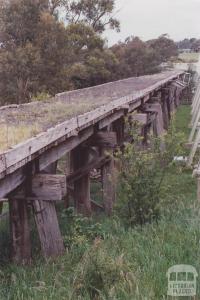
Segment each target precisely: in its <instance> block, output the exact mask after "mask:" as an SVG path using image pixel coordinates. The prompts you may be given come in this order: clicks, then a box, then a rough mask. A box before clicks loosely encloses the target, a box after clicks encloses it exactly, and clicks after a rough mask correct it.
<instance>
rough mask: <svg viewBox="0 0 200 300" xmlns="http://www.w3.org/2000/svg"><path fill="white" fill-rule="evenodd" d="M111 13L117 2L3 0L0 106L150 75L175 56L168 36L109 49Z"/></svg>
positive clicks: (130, 41) (113, 21)
mask: <svg viewBox="0 0 200 300" xmlns="http://www.w3.org/2000/svg"><path fill="white" fill-rule="evenodd" d="M114 15H115V0H1V1H0V105H3V104H6V103H23V102H28V101H30V100H31V98H32V97H35V96H37V94H39V93H48V94H50V95H54V94H55V93H57V92H61V91H64V90H69V89H73V88H82V87H87V86H92V85H97V84H101V83H105V82H108V81H113V80H117V79H121V78H125V77H130V76H140V75H143V74H151V73H154V72H157V71H158V70H159V67H158V66H159V64H160V63H161V62H162V61H166V60H167V59H169V57H170V56H173V55H175V54H176V45H175V43H174V42H173V41H172V40H170V39H169V38H168V37H166V36H161V37H159V38H158V39H155V40H151V41H148V42H143V41H142V40H141V39H139V38H138V37H130V38H127V39H126V40H125V42H120V43H118V44H116V45H114V46H113V47H111V48H109V47H108V46H107V43H106V41H105V39H103V38H102V35H101V34H102V32H103V31H104V30H105V29H106V28H108V27H110V28H112V29H114V30H119V28H120V24H119V22H118V20H117V19H116V18H115V17H114Z"/></svg>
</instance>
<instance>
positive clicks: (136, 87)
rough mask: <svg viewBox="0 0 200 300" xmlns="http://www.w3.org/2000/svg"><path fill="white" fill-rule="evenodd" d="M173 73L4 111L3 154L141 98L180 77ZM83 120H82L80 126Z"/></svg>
mask: <svg viewBox="0 0 200 300" xmlns="http://www.w3.org/2000/svg"><path fill="white" fill-rule="evenodd" d="M178 73H179V72H177V71H169V72H165V73H159V74H155V75H147V76H142V77H137V78H128V79H124V80H119V81H115V82H110V83H106V84H103V85H99V86H96V87H89V88H86V89H81V90H75V91H70V92H65V93H60V94H57V95H56V96H55V97H54V98H51V99H49V100H46V101H40V102H35V103H34V102H33V103H29V104H21V105H10V106H7V107H2V108H0V151H2V152H3V151H5V150H6V149H9V148H10V147H13V146H15V145H16V144H18V143H20V142H23V141H25V140H27V139H28V138H31V137H33V136H36V135H37V134H39V133H41V132H44V131H46V130H47V129H49V128H51V127H54V126H56V125H58V124H60V123H62V122H64V121H66V120H70V119H71V118H72V117H75V116H76V117H77V116H79V115H81V114H84V113H87V112H89V111H93V110H95V109H96V108H99V107H101V106H103V105H108V104H109V103H111V102H112V101H115V100H117V99H120V98H122V97H123V98H124V97H128V96H136V97H138V96H139V92H141V94H142V93H145V89H148V88H150V87H152V86H154V85H155V84H157V83H159V82H161V81H163V80H169V78H170V77H173V76H177V74H178ZM80 122H81V120H79V126H80Z"/></svg>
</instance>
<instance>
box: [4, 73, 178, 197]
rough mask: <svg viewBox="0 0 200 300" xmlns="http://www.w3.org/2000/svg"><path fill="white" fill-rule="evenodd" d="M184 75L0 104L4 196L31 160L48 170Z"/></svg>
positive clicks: (21, 179) (19, 180) (162, 75)
mask: <svg viewBox="0 0 200 300" xmlns="http://www.w3.org/2000/svg"><path fill="white" fill-rule="evenodd" d="M181 74H183V72H180V71H168V72H165V73H160V74H156V75H152V76H143V77H140V78H129V79H125V80H121V81H117V82H111V83H108V84H104V85H101V86H96V87H92V88H87V89H83V90H77V91H71V92H66V93H62V94H58V95H56V96H55V98H54V99H51V100H49V101H46V102H37V103H31V104H24V105H19V106H16V105H15V106H10V107H2V108H0V145H1V149H2V151H1V152H0V198H3V197H4V196H5V195H7V194H8V193H9V192H11V191H13V190H14V189H15V188H16V187H18V186H19V185H20V184H22V183H23V182H24V180H25V178H26V175H25V174H26V173H27V167H28V166H27V164H28V162H31V161H34V162H35V164H34V166H35V168H36V169H35V170H34V172H37V166H39V170H40V171H41V170H44V169H45V168H46V167H47V166H49V165H50V164H51V163H53V162H55V161H56V160H59V159H60V158H61V157H62V156H64V155H65V154H66V153H67V152H69V151H71V150H72V149H74V148H76V147H77V146H78V145H79V144H80V143H83V142H84V141H85V140H87V139H88V138H89V137H91V136H92V135H93V134H94V133H95V130H97V129H98V130H101V129H103V128H105V127H106V126H108V125H109V124H111V123H113V122H114V121H115V120H118V119H120V118H121V117H122V116H124V114H125V112H132V111H134V110H136V109H137V108H138V107H140V106H141V104H143V103H145V102H147V101H149V99H150V98H151V96H152V95H153V94H154V92H155V91H158V90H160V89H161V88H162V87H166V86H167V85H169V83H170V82H171V81H173V80H175V79H177V78H178V77H179V76H180V75H181ZM94 125H95V126H94ZM11 146H12V147H11ZM32 165H33V164H32Z"/></svg>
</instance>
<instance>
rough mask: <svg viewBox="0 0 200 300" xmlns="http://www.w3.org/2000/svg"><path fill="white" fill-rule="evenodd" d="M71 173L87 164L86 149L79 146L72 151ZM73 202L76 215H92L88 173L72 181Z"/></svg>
mask: <svg viewBox="0 0 200 300" xmlns="http://www.w3.org/2000/svg"><path fill="white" fill-rule="evenodd" d="M71 159H72V165H73V171H74V172H75V171H77V170H79V169H81V168H83V167H85V166H87V164H88V162H89V151H88V147H86V146H84V145H80V146H78V147H76V148H75V149H73V150H72V153H71ZM74 201H75V207H76V209H77V211H78V213H82V214H84V215H86V216H90V215H91V213H92V208H91V201H90V172H88V173H87V174H84V175H83V176H82V177H81V178H79V179H78V180H76V181H74Z"/></svg>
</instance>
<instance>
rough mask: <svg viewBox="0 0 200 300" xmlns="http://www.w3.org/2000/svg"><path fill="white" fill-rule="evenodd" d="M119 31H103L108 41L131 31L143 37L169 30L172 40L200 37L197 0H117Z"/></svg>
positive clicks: (117, 38)
mask: <svg viewBox="0 0 200 300" xmlns="http://www.w3.org/2000/svg"><path fill="white" fill-rule="evenodd" d="M116 9H117V10H118V9H119V10H120V11H119V13H118V14H117V18H118V19H119V20H120V22H121V32H120V33H116V32H114V31H110V30H108V31H106V34H105V35H106V37H107V38H108V41H109V44H110V45H112V44H113V43H115V42H117V41H118V40H124V39H125V38H126V37H128V36H130V35H134V36H139V37H140V38H141V39H143V40H147V39H151V38H155V37H158V36H159V35H161V34H164V33H168V34H169V35H170V37H171V38H173V39H174V40H176V41H177V40H181V39H183V38H185V37H197V38H200V0H116Z"/></svg>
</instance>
